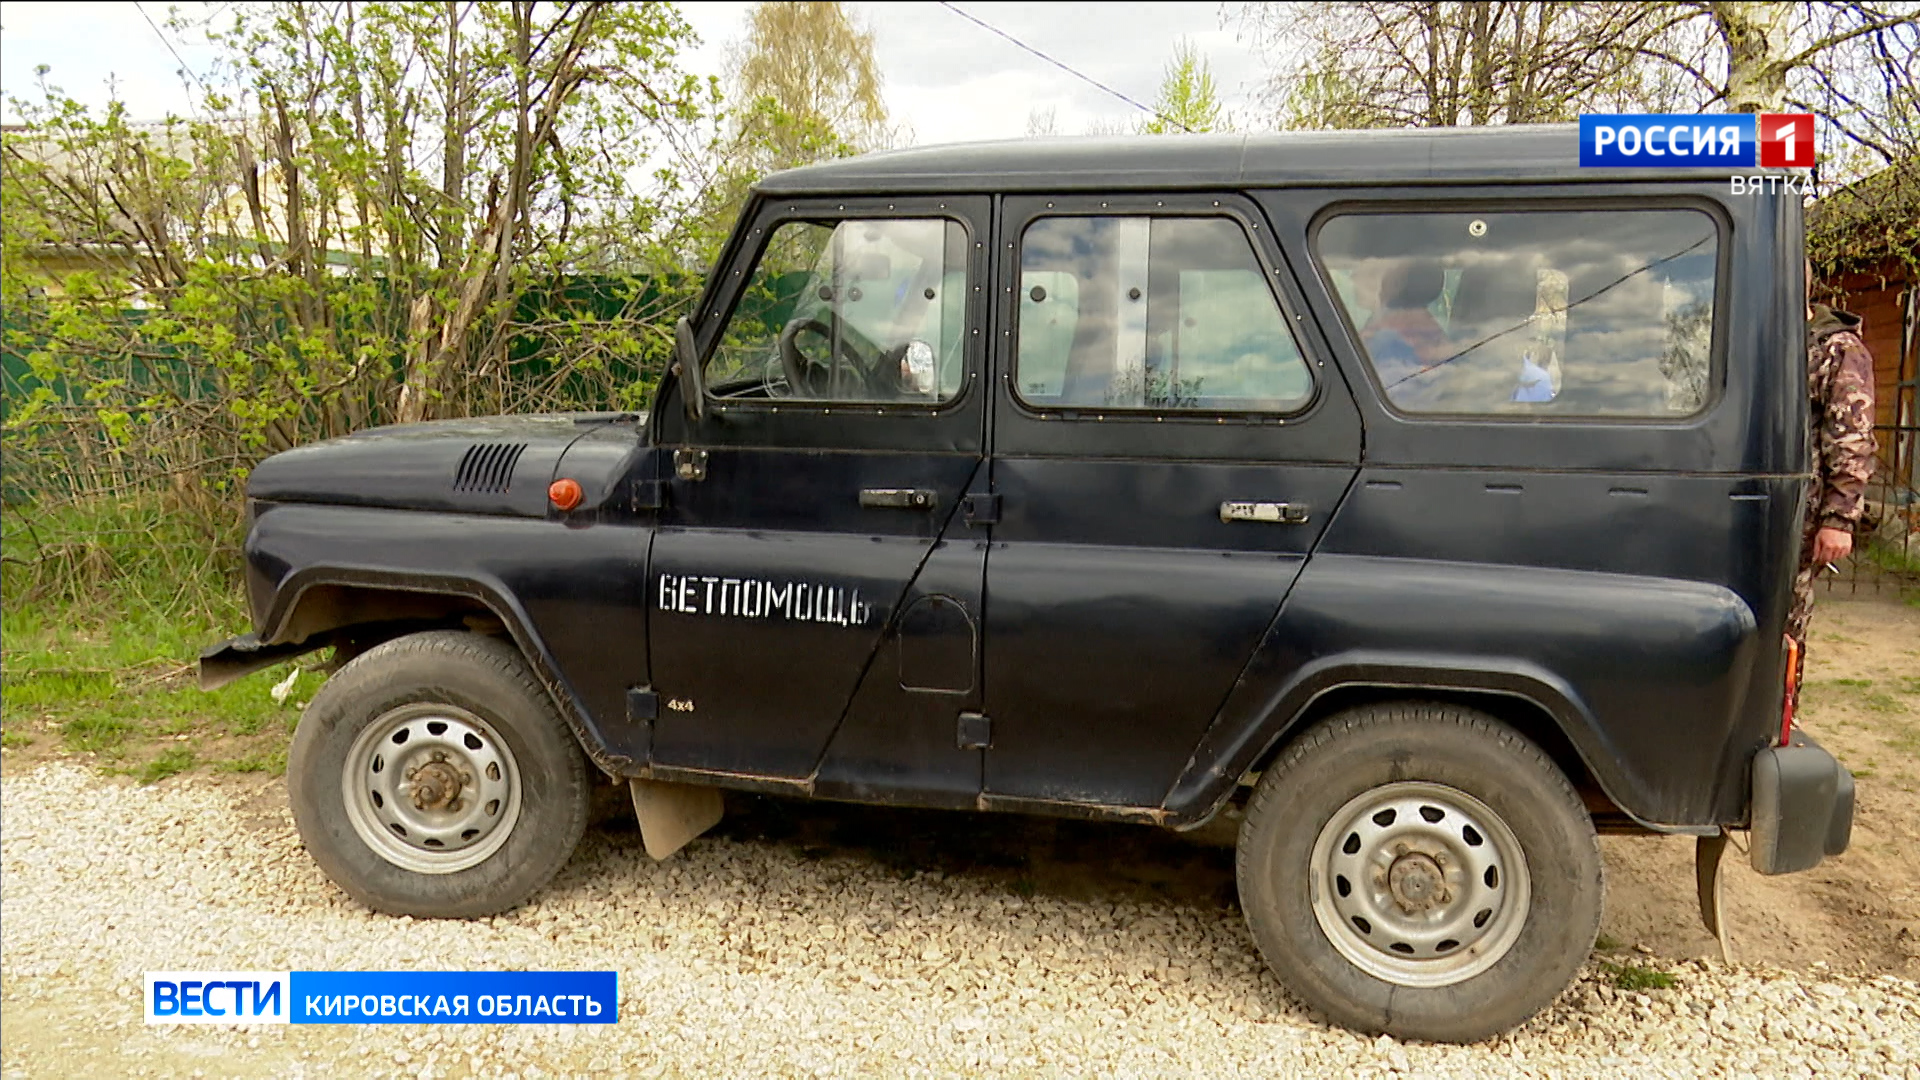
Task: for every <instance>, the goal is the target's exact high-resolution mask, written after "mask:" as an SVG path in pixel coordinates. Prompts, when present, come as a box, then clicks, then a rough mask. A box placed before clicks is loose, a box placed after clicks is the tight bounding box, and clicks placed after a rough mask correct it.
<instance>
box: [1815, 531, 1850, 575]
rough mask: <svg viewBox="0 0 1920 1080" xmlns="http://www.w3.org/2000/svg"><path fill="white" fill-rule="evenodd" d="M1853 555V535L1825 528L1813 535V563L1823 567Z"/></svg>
mask: <svg viewBox="0 0 1920 1080" xmlns="http://www.w3.org/2000/svg"><path fill="white" fill-rule="evenodd" d="M1852 553H1853V534H1852V533H1850V532H1848V531H1847V530H1845V529H1835V528H1825V529H1821V530H1820V531H1819V532H1817V533H1814V534H1813V562H1814V565H1815V566H1823V565H1825V564H1827V563H1830V562H1838V561H1839V560H1841V559H1844V558H1846V557H1847V556H1848V555H1850V554H1852Z"/></svg>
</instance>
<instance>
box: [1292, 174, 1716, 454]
mask: <svg viewBox="0 0 1920 1080" xmlns="http://www.w3.org/2000/svg"><path fill="white" fill-rule="evenodd" d="M1670 210H1691V211H1695V212H1697V213H1699V214H1701V215H1702V216H1704V217H1706V218H1707V220H1708V221H1709V222H1710V223H1711V224H1712V226H1713V230H1714V245H1715V247H1714V260H1713V320H1712V322H1711V324H1710V326H1711V337H1710V338H1709V340H1708V345H1707V387H1706V391H1707V392H1706V396H1705V398H1704V399H1703V400H1702V401H1701V403H1700V407H1699V408H1697V409H1695V410H1693V411H1692V412H1686V413H1670V414H1666V415H1647V414H1637V413H1551V412H1501V413H1494V412H1442V411H1425V412H1414V411H1409V410H1407V409H1403V408H1401V407H1400V406H1399V405H1397V404H1395V403H1394V402H1393V400H1392V399H1391V398H1390V397H1389V396H1388V395H1387V392H1386V387H1385V386H1384V385H1383V384H1382V382H1381V380H1380V373H1379V370H1378V369H1377V368H1376V367H1375V365H1374V362H1373V355H1372V354H1371V353H1369V352H1368V351H1367V347H1366V343H1365V342H1363V341H1362V340H1361V337H1360V328H1359V327H1357V326H1355V325H1354V323H1353V315H1352V313H1351V312H1350V311H1349V310H1348V308H1347V303H1346V301H1345V299H1344V298H1343V297H1342V296H1341V293H1340V289H1339V286H1338V284H1337V283H1336V282H1335V280H1334V277H1333V268H1332V267H1331V266H1330V265H1329V264H1328V263H1327V261H1326V257H1325V255H1324V253H1323V252H1322V250H1321V246H1320V232H1321V230H1322V229H1323V228H1325V227H1326V225H1327V224H1328V223H1329V222H1331V221H1333V220H1335V219H1338V218H1343V217H1386V216H1390V215H1402V214H1406V215H1412V214H1488V215H1494V214H1531V213H1569V212H1595V211H1616V212H1620V211H1626V212H1631V211H1642V212H1645V211H1670ZM1733 241H1734V232H1733V223H1732V221H1731V220H1729V218H1728V216H1727V212H1726V210H1725V208H1724V207H1722V206H1720V205H1719V204H1718V203H1715V202H1713V201H1712V200H1710V199H1704V198H1700V197H1697V196H1681V195H1675V196H1666V197H1654V198H1617V197H1616V198H1568V197H1564V196H1562V197H1557V198H1538V199H1517V200H1500V201H1495V200H1492V199H1487V198H1451V199H1445V198H1443V199H1430V200H1407V199H1404V198H1402V199H1393V200H1383V201H1379V202H1373V201H1367V200H1354V199H1344V200H1340V201H1337V202H1334V203H1331V204H1329V205H1327V206H1324V207H1322V208H1321V209H1320V210H1319V211H1317V212H1316V213H1315V214H1314V216H1313V219H1312V220H1311V221H1310V222H1308V224H1307V230H1306V254H1307V258H1308V260H1309V262H1310V263H1311V264H1312V266H1313V273H1314V274H1315V275H1316V276H1317V277H1318V279H1319V285H1320V288H1321V290H1322V291H1323V292H1324V293H1325V294H1326V296H1327V298H1328V299H1329V300H1330V301H1331V302H1332V308H1333V313H1334V315H1335V316H1336V317H1337V318H1338V319H1339V320H1340V322H1339V325H1340V328H1341V329H1342V330H1343V331H1345V333H1346V340H1347V343H1348V344H1349V345H1350V347H1351V348H1352V349H1353V353H1354V356H1355V357H1356V358H1357V359H1358V360H1359V365H1360V368H1361V373H1360V374H1361V378H1362V379H1364V380H1365V381H1366V384H1367V386H1368V388H1369V389H1371V390H1372V391H1373V396H1374V400H1375V401H1376V402H1377V403H1378V404H1379V406H1380V407H1381V408H1382V409H1384V410H1386V412H1387V413H1388V414H1389V415H1391V416H1392V417H1393V418H1394V419H1396V420H1400V421H1403V422H1407V423H1428V424H1436V423H1438V424H1459V423H1475V424H1485V423H1497V424H1517V425H1538V424H1553V425H1633V426H1652V427H1687V426H1692V425H1695V424H1699V423H1701V422H1703V421H1705V419H1706V418H1707V417H1708V416H1710V415H1712V414H1713V413H1714V412H1715V411H1716V410H1718V409H1719V407H1720V403H1721V402H1722V401H1723V400H1724V399H1725V397H1726V389H1727V356H1726V353H1727V348H1728V344H1727V338H1728V333H1727V331H1728V321H1729V320H1730V319H1731V317H1732V295H1731V292H1730V287H1731V278H1732V270H1733Z"/></svg>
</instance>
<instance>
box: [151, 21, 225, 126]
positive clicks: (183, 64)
mask: <svg viewBox="0 0 1920 1080" xmlns="http://www.w3.org/2000/svg"><path fill="white" fill-rule="evenodd" d="M133 6H134V9H135V10H137V11H139V12H140V17H141V18H143V19H145V20H147V25H148V26H151V27H153V36H154V37H157V38H159V39H160V44H162V45H165V46H166V47H167V51H168V52H170V53H172V54H173V58H174V59H175V60H178V61H180V70H181V71H184V72H186V74H187V78H189V79H192V80H193V81H194V82H195V83H196V84H198V85H199V87H200V92H201V93H203V94H211V93H213V91H211V90H209V89H207V84H206V83H204V82H201V81H200V76H198V75H196V74H194V73H193V68H192V67H190V66H188V64H187V58H186V57H184V56H181V55H180V50H178V49H176V48H174V47H173V42H171V41H169V40H167V35H165V34H163V33H161V32H160V24H159V23H156V22H154V21H153V16H151V15H149V14H147V7H146V5H145V4H142V3H141V2H140V0H133ZM188 105H189V107H191V105H192V102H191V101H189V102H188ZM194 111H195V112H196V113H197V112H199V110H198V109H195V110H194Z"/></svg>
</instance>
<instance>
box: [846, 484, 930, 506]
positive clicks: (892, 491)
mask: <svg viewBox="0 0 1920 1080" xmlns="http://www.w3.org/2000/svg"><path fill="white" fill-rule="evenodd" d="M860 505H861V506H865V507H869V508H872V509H875V510H931V509H933V492H931V491H928V490H927V489H926V488H861V489H860Z"/></svg>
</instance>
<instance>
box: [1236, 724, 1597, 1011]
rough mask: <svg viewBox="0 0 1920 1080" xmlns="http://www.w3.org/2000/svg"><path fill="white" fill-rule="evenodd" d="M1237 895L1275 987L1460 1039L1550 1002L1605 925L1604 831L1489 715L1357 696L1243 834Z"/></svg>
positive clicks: (1276, 769)
mask: <svg viewBox="0 0 1920 1080" xmlns="http://www.w3.org/2000/svg"><path fill="white" fill-rule="evenodd" d="M1238 877H1239V886H1240V898H1241V906H1242V907H1243V909H1244V910H1245V911H1246V916H1247V922H1248V924H1249V926H1250V927H1251V928H1252V930H1253V935H1254V939H1255V941H1256V942H1257V943H1258V944H1259V947H1260V951H1261V954H1262V955H1263V956H1264V957H1265V958H1266V960H1267V962H1268V964H1269V965H1270V966H1271V967H1272V968H1273V970H1274V973H1275V974H1276V975H1278V976H1279V978H1280V980H1281V981H1282V982H1283V983H1285V984H1286V985H1287V986H1288V987H1289V988H1290V989H1291V990H1293V991H1294V993H1296V994H1297V995H1298V996H1299V997H1300V998H1301V999H1303V1000H1304V1001H1305V1002H1306V1003H1307V1004H1308V1005H1310V1006H1312V1007H1314V1008H1316V1009H1318V1010H1320V1011H1321V1012H1323V1013H1325V1014H1326V1015H1327V1016H1328V1017H1330V1018H1332V1019H1333V1020H1335V1021H1336V1022H1338V1023H1340V1024H1343V1025H1345V1026H1348V1027H1352V1028H1356V1029H1359V1030H1362V1031H1366V1032H1386V1033H1389V1034H1393V1035H1396V1036H1402V1037H1407V1038H1416V1039H1430V1040H1435V1041H1442V1042H1470V1041H1474V1040H1478V1039H1483V1038H1487V1037H1489V1036H1492V1035H1496V1034H1498V1033H1500V1032H1502V1031H1505V1030H1507V1029H1509V1028H1511V1027H1513V1026H1514V1025H1516V1024H1519V1023H1521V1022H1522V1021H1524V1020H1526V1019H1527V1018H1528V1017H1530V1016H1532V1015H1534V1014H1535V1013H1537V1012H1539V1011H1540V1010H1541V1009H1544V1008H1546V1007H1547V1006H1548V1005H1550V1004H1551V1003H1552V1002H1553V1000H1554V998H1556V997H1558V996H1559V994H1560V992H1561V991H1562V990H1564V989H1565V988H1566V987H1567V985H1568V984H1569V983H1571V982H1572V980H1573V978H1574V976H1575V975H1576V974H1577V973H1578V971H1579V968H1580V965H1581V963H1582V962H1583V961H1584V960H1585V959H1586V957H1587V955H1588V954H1589V953H1590V952H1591V951H1592V948H1593V942H1594V939H1595V936H1596V935H1597V934H1598V933H1599V928H1600V908H1601V897H1602V891H1603V890H1602V879H1601V862H1600V848H1599V842H1598V840H1597V838H1596V837H1595V835H1594V830H1593V823H1592V821H1591V820H1590V819H1589V818H1588V816H1587V813H1586V809H1585V807H1584V806H1583V804H1582V803H1581V800H1580V797H1579V794H1578V793H1577V792H1575V791H1574V789H1573V787H1572V785H1571V784H1569V783H1568V782H1567V779H1566V777H1565V776H1564V775H1563V774H1562V773H1561V772H1560V770H1559V768H1558V767H1557V766H1555V765H1554V763H1553V762H1552V761H1551V760H1550V759H1549V758H1548V757H1547V756H1546V754H1544V753H1543V752H1542V751H1541V750H1540V748H1539V747H1537V746H1535V745H1534V744H1533V743H1531V742H1529V741H1528V740H1527V739H1525V738H1524V737H1522V736H1521V735H1520V734H1519V733H1517V732H1515V731H1513V730H1512V729H1511V728H1509V727H1507V726H1506V725H1504V724H1501V723H1499V722H1498V721H1496V720H1493V719H1492V718H1491V717H1488V716H1485V715H1483V714H1481V713H1477V712H1474V711H1473V710H1470V709H1464V708H1459V707H1456V706H1451V705H1442V704H1430V703H1396V704H1387V705H1375V706H1368V707H1364V708H1360V709H1356V710H1353V711H1351V712H1348V713H1344V714H1342V715H1340V716H1336V717H1334V718H1332V719H1331V720H1329V721H1327V722H1326V723H1325V724H1323V725H1321V726H1319V727H1317V728H1315V729H1314V730H1312V731H1310V732H1308V733H1306V734H1305V735H1304V736H1302V737H1301V738H1300V740H1299V741H1298V742H1296V743H1295V744H1294V745H1292V746H1291V747H1289V748H1288V749H1287V750H1286V751H1285V752H1284V753H1282V754H1281V756H1280V758H1279V760H1278V761H1276V762H1275V763H1274V764H1273V765H1272V767H1270V768H1269V769H1267V770H1266V773H1265V775H1263V776H1262V777H1261V779H1260V783H1259V785H1258V786H1257V787H1256V789H1255V791H1254V794H1253V798H1252V800H1251V801H1250V803H1249V805H1248V808H1247V818H1246V822H1245V824H1244V825H1243V826H1242V827H1241V833H1240V842H1239V854H1238Z"/></svg>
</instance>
